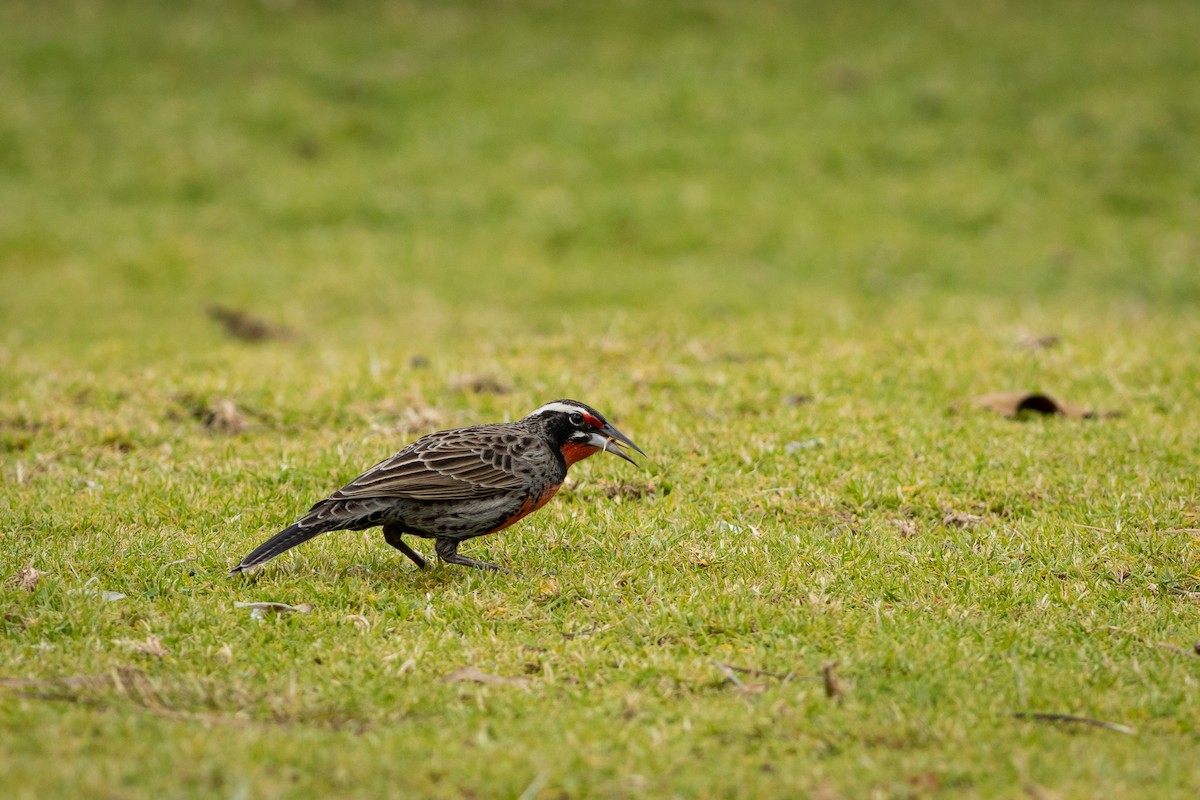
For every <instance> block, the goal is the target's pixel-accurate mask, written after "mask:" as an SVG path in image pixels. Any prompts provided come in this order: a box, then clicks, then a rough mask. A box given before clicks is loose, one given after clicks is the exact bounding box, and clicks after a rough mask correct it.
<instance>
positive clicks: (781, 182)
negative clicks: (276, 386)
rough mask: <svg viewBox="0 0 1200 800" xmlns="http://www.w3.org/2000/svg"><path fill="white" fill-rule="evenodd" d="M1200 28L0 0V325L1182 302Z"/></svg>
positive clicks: (204, 336) (1103, 11) (1195, 252)
mask: <svg viewBox="0 0 1200 800" xmlns="http://www.w3.org/2000/svg"><path fill="white" fill-rule="evenodd" d="M1197 30H1200V4H1196V3H1194V2H1171V1H1170V0H1156V1H1155V2H1144V3H1128V2H1105V1H1104V0H1087V2H1083V1H1082V0H1081V1H1080V2H1070V1H1069V0H1068V1H1065V2H1056V3H1038V2H1021V1H1020V0H1010V1H1003V0H995V1H991V2H982V3H970V4H964V3H959V2H953V1H952V0H927V1H926V2H889V3H846V2H840V1H838V2H835V1H833V0H830V1H829V2H823V1H822V0H806V1H803V2H772V1H770V0H755V1H754V2H715V1H710V2H687V3H684V2H678V3H677V2H615V3H596V4H593V3H570V2H547V1H540V2H438V3H433V2H428V3H424V2H328V3H325V2H315V1H308V0H263V2H221V1H220V0H216V1H213V2H191V3H189V2H180V3H158V2H137V1H136V0H129V1H126V2H121V1H119V0H113V1H110V2H101V1H100V0H75V1H74V2H55V3H34V2H6V3H4V4H2V5H0V318H2V319H3V320H4V345H5V347H6V349H8V350H9V351H10V352H12V351H14V350H27V351H38V350H40V349H41V350H46V351H48V352H49V351H54V352H62V351H63V349H64V348H67V349H68V350H70V351H73V352H76V353H84V352H89V348H93V347H95V346H100V347H102V348H103V347H110V348H112V347H116V348H117V349H122V348H134V349H135V350H136V349H138V348H143V347H147V346H149V347H159V346H161V347H163V348H165V349H166V350H168V351H174V350H178V349H180V348H182V349H185V350H186V349H187V348H189V347H202V346H205V343H211V342H214V341H216V340H217V339H218V338H219V337H220V336H221V335H222V334H221V333H220V332H219V330H218V329H217V328H216V326H214V325H213V323H212V321H211V320H209V319H208V318H206V316H205V314H204V311H203V309H204V306H205V304H207V303H212V302H216V303H221V304H225V305H227V306H229V307H232V308H236V309H245V310H247V311H250V312H253V313H255V314H261V315H263V316H264V317H265V318H267V319H269V320H272V321H274V322H277V323H279V324H281V325H286V326H288V327H290V328H292V329H293V330H295V331H298V332H300V333H302V334H303V335H304V336H306V337H308V338H309V340H310V341H313V340H315V341H320V342H326V343H330V344H331V345H332V346H334V347H351V348H354V347H359V346H361V345H363V344H364V343H368V344H372V345H374V346H385V347H386V346H397V345H398V344H399V343H405V344H406V346H408V345H409V344H411V346H413V347H418V346H420V347H428V346H440V347H449V348H454V347H459V346H462V347H468V348H469V347H471V346H472V343H477V342H479V341H481V340H485V339H496V338H499V339H505V338H507V337H522V336H534V335H540V334H546V333H554V332H559V331H564V330H567V331H575V332H578V331H588V330H597V331H601V330H605V329H606V328H607V327H608V326H614V325H615V326H627V327H628V328H629V329H630V330H633V331H652V330H654V329H656V328H660V327H661V328H664V329H671V330H676V331H684V332H688V331H694V332H700V333H704V332H706V331H708V332H711V331H713V330H714V328H713V327H710V326H713V325H716V326H717V328H715V330H719V329H720V326H726V327H728V326H730V325H737V324H742V323H746V324H754V323H762V322H764V321H765V322H767V323H768V324H778V325H779V326H783V327H787V326H795V325H801V326H807V325H812V326H818V327H821V326H825V325H834V326H842V327H845V326H847V325H855V324H859V325H873V324H878V323H880V322H886V321H888V320H893V321H894V320H895V319H900V320H901V323H900V324H902V325H910V326H918V325H921V324H924V323H925V322H928V321H929V320H937V319H943V320H946V319H949V320H953V319H968V320H970V319H976V318H978V316H979V315H980V314H983V315H985V316H986V315H989V314H992V315H1006V314H1016V315H1018V316H1019V315H1020V314H1023V313H1032V314H1035V315H1041V317H1042V318H1046V317H1049V318H1054V317H1055V316H1056V315H1059V314H1079V313H1095V314H1100V315H1116V316H1115V317H1113V318H1114V319H1118V318H1121V317H1123V316H1125V315H1130V314H1132V315H1135V316H1136V315H1145V314H1147V313H1156V314H1179V313H1187V312H1190V311H1192V310H1193V309H1194V308H1195V304H1196V301H1197V300H1198V299H1200V269H1197V267H1198V262H1200V224H1198V223H1200V213H1198V212H1200V81H1198V80H1197V76H1198V75H1200V47H1197V46H1196V37H1195V33H1196V31H1197ZM896 315H899V316H898V317H897V316H896ZM781 329H782V328H781Z"/></svg>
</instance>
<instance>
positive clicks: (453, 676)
mask: <svg viewBox="0 0 1200 800" xmlns="http://www.w3.org/2000/svg"><path fill="white" fill-rule="evenodd" d="M441 680H442V682H443V683H478V684H482V685H483V686H525V685H526V684H528V682H529V681H528V679H526V678H518V677H505V676H503V675H490V674H488V673H486V672H483V671H482V670H478V669H476V668H475V667H459V668H458V669H456V670H454V671H453V672H451V673H450V674H448V675H443V676H442V678H441Z"/></svg>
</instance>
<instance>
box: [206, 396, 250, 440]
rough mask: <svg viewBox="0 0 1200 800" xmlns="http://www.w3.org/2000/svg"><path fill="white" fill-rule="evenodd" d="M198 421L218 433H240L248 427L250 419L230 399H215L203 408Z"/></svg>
mask: <svg viewBox="0 0 1200 800" xmlns="http://www.w3.org/2000/svg"><path fill="white" fill-rule="evenodd" d="M200 421H201V422H203V423H204V427H206V428H208V429H209V430H211V431H216V432H218V433H241V432H242V431H244V430H246V429H247V428H249V427H250V424H251V423H250V419H249V417H247V416H246V414H245V413H243V412H242V410H241V409H239V408H238V407H237V406H236V405H235V404H234V402H233V401H232V400H225V399H220V400H215V401H213V403H212V404H211V405H210V406H209V407H208V408H205V409H204V410H203V412H202V413H201V415H200Z"/></svg>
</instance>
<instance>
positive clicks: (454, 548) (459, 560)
mask: <svg viewBox="0 0 1200 800" xmlns="http://www.w3.org/2000/svg"><path fill="white" fill-rule="evenodd" d="M433 549H434V550H436V551H437V555H438V558H440V559H441V560H442V561H445V562H446V563H447V564H461V565H462V566H464V567H475V568H476V569H490V570H492V571H493V572H510V570H507V569H505V568H504V567H497V566H496V565H495V564H489V563H487V562H486V561H480V560H479V559H477V558H467V557H466V556H460V555H459V554H458V539H438V540H437V544H435V545H434V548H433Z"/></svg>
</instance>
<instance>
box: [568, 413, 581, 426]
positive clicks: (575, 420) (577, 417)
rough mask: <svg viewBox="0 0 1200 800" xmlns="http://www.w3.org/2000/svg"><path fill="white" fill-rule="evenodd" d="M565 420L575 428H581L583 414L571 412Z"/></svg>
mask: <svg viewBox="0 0 1200 800" xmlns="http://www.w3.org/2000/svg"><path fill="white" fill-rule="evenodd" d="M567 420H568V421H569V422H570V423H571V424H572V425H574V426H575V427H576V428H582V427H583V414H580V413H579V412H578V411H575V412H573V413H572V414H571V416H569V417H567Z"/></svg>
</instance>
